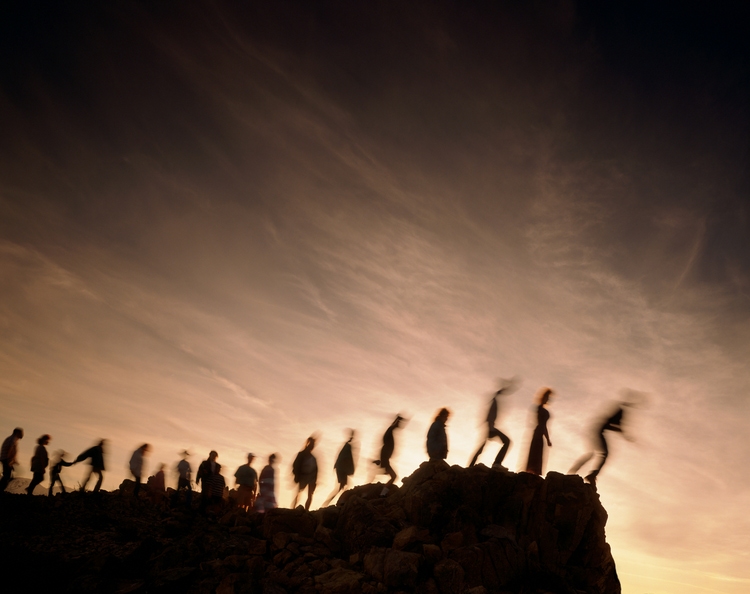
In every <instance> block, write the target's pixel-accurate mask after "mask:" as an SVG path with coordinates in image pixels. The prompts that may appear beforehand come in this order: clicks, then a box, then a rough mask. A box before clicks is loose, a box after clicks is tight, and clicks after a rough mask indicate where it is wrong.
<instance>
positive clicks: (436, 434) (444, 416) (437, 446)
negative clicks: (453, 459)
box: [427, 408, 451, 462]
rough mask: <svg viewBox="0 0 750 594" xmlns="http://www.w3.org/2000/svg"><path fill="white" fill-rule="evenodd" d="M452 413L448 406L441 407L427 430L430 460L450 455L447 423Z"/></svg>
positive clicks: (441, 458) (434, 460) (435, 460)
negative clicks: (446, 429)
mask: <svg viewBox="0 0 750 594" xmlns="http://www.w3.org/2000/svg"><path fill="white" fill-rule="evenodd" d="M450 414H451V413H450V411H449V410H448V409H447V408H441V409H440V411H439V412H438V414H437V416H436V417H435V420H434V421H433V422H432V425H430V429H429V430H428V431H427V455H428V456H429V457H430V462H437V461H438V460H445V459H446V458H447V457H448V434H447V433H446V431H445V424H446V422H447V421H448V417H449V416H450Z"/></svg>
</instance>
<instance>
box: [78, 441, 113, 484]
mask: <svg viewBox="0 0 750 594" xmlns="http://www.w3.org/2000/svg"><path fill="white" fill-rule="evenodd" d="M105 445H107V440H106V439H102V440H100V441H99V443H97V444H96V445H95V446H93V447H90V448H89V449H88V450H86V451H85V452H82V453H80V454H79V455H78V457H77V458H76V459H75V461H76V462H83V461H84V460H88V459H90V460H91V470H90V471H89V474H88V476H87V477H86V480H85V481H83V485H81V491H85V490H86V485H88V484H89V480H90V479H91V476H92V475H93V474H97V475H98V476H99V479H98V480H97V481H96V485H94V490H93V492H94V493H98V492H99V489H101V486H102V482H103V481H104V470H105V468H104V446H105Z"/></svg>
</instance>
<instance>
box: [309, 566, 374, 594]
mask: <svg viewBox="0 0 750 594" xmlns="http://www.w3.org/2000/svg"><path fill="white" fill-rule="evenodd" d="M364 577H365V576H364V575H363V574H361V573H358V572H356V571H351V570H349V569H343V568H340V567H338V568H334V569H331V570H330V571H327V572H325V573H323V574H320V575H318V576H315V584H316V585H317V586H318V587H319V591H320V592H323V593H324V594H350V593H351V594H356V593H358V592H361V591H362V588H361V584H362V580H363V579H364Z"/></svg>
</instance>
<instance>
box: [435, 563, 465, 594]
mask: <svg viewBox="0 0 750 594" xmlns="http://www.w3.org/2000/svg"><path fill="white" fill-rule="evenodd" d="M434 574H435V583H436V584H437V587H438V590H439V591H440V592H441V594H452V593H453V592H460V591H461V590H462V589H463V585H464V569H463V567H461V565H459V564H458V563H456V562H455V561H454V560H453V559H443V560H442V561H440V562H439V563H438V564H437V565H435V569H434Z"/></svg>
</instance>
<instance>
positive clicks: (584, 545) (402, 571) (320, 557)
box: [0, 463, 620, 594]
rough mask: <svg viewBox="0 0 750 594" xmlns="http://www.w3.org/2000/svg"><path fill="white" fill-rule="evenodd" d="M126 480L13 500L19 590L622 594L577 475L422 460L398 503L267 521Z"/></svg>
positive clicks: (11, 551) (366, 499)
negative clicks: (168, 496)
mask: <svg viewBox="0 0 750 594" xmlns="http://www.w3.org/2000/svg"><path fill="white" fill-rule="evenodd" d="M126 483H127V481H126ZM129 487H130V485H128V484H123V486H122V489H121V490H120V491H115V492H113V493H100V494H98V495H95V494H93V493H72V494H68V495H66V496H60V495H58V496H55V497H52V498H47V497H34V498H29V497H25V496H17V495H8V494H6V495H4V496H3V497H2V498H1V501H0V502H1V507H0V558H2V559H3V566H4V567H6V568H7V569H8V570H9V571H8V572H7V573H6V575H10V576H11V578H10V579H11V581H10V584H8V585H11V586H16V587H19V588H20V587H24V586H25V587H29V586H31V587H32V588H33V589H34V590H40V589H42V588H46V587H51V588H54V589H55V590H56V591H71V592H72V591H75V592H218V593H221V594H224V593H233V592H249V593H258V594H261V593H268V594H271V593H273V594H275V593H284V592H301V593H305V592H310V593H312V592H323V593H326V594H344V593H355V594H356V593H361V594H371V593H372V594H374V593H381V592H423V593H430V594H432V593H435V594H437V593H448V592H461V593H467V594H480V593H486V592H498V593H503V594H508V593H512V592H518V593H528V594H531V593H537V594H542V593H564V594H579V593H582V592H585V593H604V594H616V593H619V592H620V584H619V581H618V579H617V573H616V571H615V563H614V560H613V559H612V555H611V554H610V549H609V546H608V545H607V543H606V541H605V538H604V527H605V524H606V521H607V514H606V512H605V511H604V508H603V507H602V506H601V504H600V502H599V498H598V496H597V494H596V492H595V491H594V489H593V488H592V487H591V486H590V485H586V484H584V483H583V481H582V480H581V479H580V477H577V476H563V475H561V474H557V473H554V472H553V473H550V474H549V475H548V476H547V478H546V479H542V478H540V477H537V476H533V475H530V474H525V473H521V474H513V473H506V472H501V471H494V470H489V469H488V468H486V467H484V466H482V465H479V466H476V467H473V468H469V469H465V468H460V467H457V466H454V467H449V466H448V465H447V464H445V463H425V464H423V465H422V466H421V467H420V468H419V469H418V470H417V471H416V472H415V473H414V474H413V475H412V476H410V477H409V478H407V479H405V480H404V486H403V487H401V488H400V489H398V488H395V487H393V488H392V489H391V491H390V492H389V494H388V496H387V497H380V491H381V489H382V485H364V486H362V487H356V488H354V489H352V490H350V491H347V492H346V493H344V494H343V495H342V497H341V499H340V501H339V503H338V505H336V506H335V507H329V508H325V509H320V510H317V511H314V512H306V511H304V510H303V509H302V508H297V509H296V510H288V509H277V510H273V511H271V512H269V513H267V514H265V515H261V514H256V513H246V512H243V511H238V510H233V509H232V508H231V507H229V506H226V507H219V508H214V510H212V511H213V513H212V514H211V515H209V516H208V517H204V516H201V515H199V514H197V513H196V511H195V509H197V508H194V509H193V510H188V509H186V508H185V507H184V504H182V505H181V506H179V505H178V506H176V507H174V508H171V509H170V508H169V507H168V506H166V505H164V504H162V505H154V504H153V503H152V502H151V501H149V500H146V499H141V500H135V499H133V497H132V495H127V494H126V493H127V492H128V491H129V490H130V489H129ZM195 499H199V497H196V498H195ZM196 504H197V502H194V506H195V505H196ZM6 584H7V582H6Z"/></svg>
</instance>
